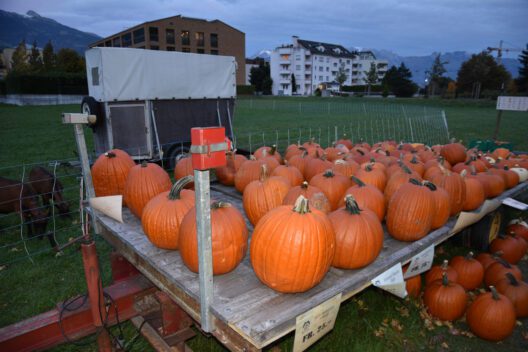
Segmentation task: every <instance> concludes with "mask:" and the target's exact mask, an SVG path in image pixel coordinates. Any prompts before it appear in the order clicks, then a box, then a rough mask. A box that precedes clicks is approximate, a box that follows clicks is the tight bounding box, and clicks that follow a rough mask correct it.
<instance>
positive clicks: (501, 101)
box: [497, 97, 528, 111]
mask: <svg viewBox="0 0 528 352" xmlns="http://www.w3.org/2000/svg"><path fill="white" fill-rule="evenodd" d="M497 110H509V111H528V97H499V98H498V99H497Z"/></svg>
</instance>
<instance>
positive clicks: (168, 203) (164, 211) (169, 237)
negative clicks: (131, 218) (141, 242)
mask: <svg viewBox="0 0 528 352" xmlns="http://www.w3.org/2000/svg"><path fill="white" fill-rule="evenodd" d="M192 181H193V177H192V176H187V177H184V178H182V179H180V180H178V181H176V183H175V184H174V186H172V188H171V190H170V191H167V192H163V193H160V194H158V195H157V196H155V197H154V198H152V199H151V200H150V201H149V202H148V203H147V205H146V206H145V208H144V209H143V215H142V216H141V225H142V226H143V231H145V234H146V235H147V237H148V239H149V240H150V242H152V244H154V245H155V246H157V247H159V248H163V249H178V235H179V233H180V224H181V222H182V220H183V217H184V216H185V215H186V214H187V212H188V211H189V209H191V208H192V207H193V205H194V192H193V191H191V190H186V189H183V187H184V186H185V185H186V184H188V183H189V182H192Z"/></svg>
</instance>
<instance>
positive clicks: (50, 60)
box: [42, 40, 57, 72]
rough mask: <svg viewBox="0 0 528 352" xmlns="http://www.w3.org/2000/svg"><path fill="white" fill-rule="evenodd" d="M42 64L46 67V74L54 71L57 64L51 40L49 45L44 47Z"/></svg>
mask: <svg viewBox="0 0 528 352" xmlns="http://www.w3.org/2000/svg"><path fill="white" fill-rule="evenodd" d="M42 64H43V66H44V71H46V72H50V71H53V70H54V69H55V66H56V64H57V58H56V56H55V53H54V52H53V45H52V44H51V40H50V41H48V43H47V44H46V45H45V46H44V49H43V50H42Z"/></svg>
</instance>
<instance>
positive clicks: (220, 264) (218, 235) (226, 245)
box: [178, 202, 248, 275]
mask: <svg viewBox="0 0 528 352" xmlns="http://www.w3.org/2000/svg"><path fill="white" fill-rule="evenodd" d="M247 242H248V229H247V226H246V222H245V220H244V217H243V216H242V214H241V213H240V211H239V210H238V209H237V208H236V207H234V206H232V205H231V204H229V203H225V202H213V204H211V243H212V257H213V275H222V274H225V273H228V272H230V271H232V270H233V269H235V268H236V267H237V266H238V264H239V263H240V262H241V261H242V259H244V256H245V255H246V250H247ZM178 248H179V250H180V255H181V258H182V261H183V263H184V264H185V266H187V268H189V270H191V271H192V272H195V273H197V272H198V234H197V230H196V208H195V207H193V208H191V209H190V210H189V211H188V212H187V215H185V217H184V218H183V220H182V222H181V225H180V235H179V238H178Z"/></svg>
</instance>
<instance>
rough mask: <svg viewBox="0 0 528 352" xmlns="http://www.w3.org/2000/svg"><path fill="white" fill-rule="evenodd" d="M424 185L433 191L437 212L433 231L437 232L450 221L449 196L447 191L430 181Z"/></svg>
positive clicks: (434, 217) (432, 224) (432, 226)
mask: <svg viewBox="0 0 528 352" xmlns="http://www.w3.org/2000/svg"><path fill="white" fill-rule="evenodd" d="M423 184H424V185H425V186H426V187H427V188H428V189H429V190H430V191H431V194H432V195H433V200H434V204H435V211H434V215H433V222H432V223H431V229H433V230H436V229H439V228H440V227H442V226H444V225H445V223H446V222H447V220H448V219H449V214H450V212H451V203H450V202H449V195H448V194H447V192H446V190H445V189H443V188H440V187H436V185H435V184H434V183H432V182H429V181H424V182H423Z"/></svg>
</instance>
